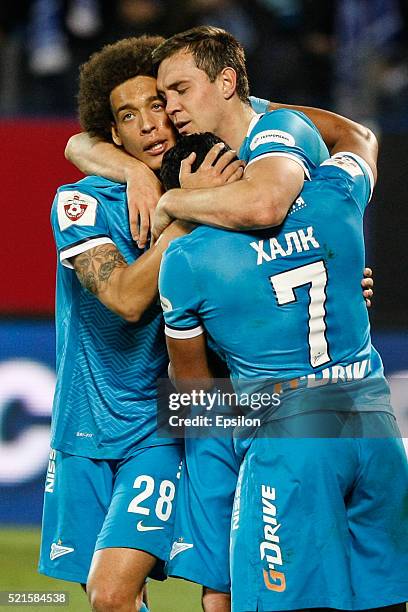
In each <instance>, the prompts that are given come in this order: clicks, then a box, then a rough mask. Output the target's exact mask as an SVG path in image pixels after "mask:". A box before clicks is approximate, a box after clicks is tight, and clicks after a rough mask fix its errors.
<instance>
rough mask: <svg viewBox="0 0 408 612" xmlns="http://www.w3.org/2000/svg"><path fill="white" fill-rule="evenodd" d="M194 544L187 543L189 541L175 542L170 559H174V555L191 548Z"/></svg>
mask: <svg viewBox="0 0 408 612" xmlns="http://www.w3.org/2000/svg"><path fill="white" fill-rule="evenodd" d="M193 546H194V544H187V542H174V543H173V546H172V547H171V551H170V561H171V560H172V559H174V557H175V556H176V555H178V554H180V553H182V552H184V551H185V550H188V549H189V548H193Z"/></svg>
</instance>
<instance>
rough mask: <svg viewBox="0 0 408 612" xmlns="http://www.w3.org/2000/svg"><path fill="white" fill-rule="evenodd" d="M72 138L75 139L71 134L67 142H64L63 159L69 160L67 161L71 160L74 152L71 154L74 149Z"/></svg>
mask: <svg viewBox="0 0 408 612" xmlns="http://www.w3.org/2000/svg"><path fill="white" fill-rule="evenodd" d="M74 139H75V136H71V137H70V138H69V140H68V142H67V144H66V147H65V151H64V156H65V159H66V160H67V161H69V162H72V160H73V157H74V154H73V149H74V146H75V145H74Z"/></svg>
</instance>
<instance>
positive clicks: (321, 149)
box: [239, 108, 329, 178]
mask: <svg viewBox="0 0 408 612" xmlns="http://www.w3.org/2000/svg"><path fill="white" fill-rule="evenodd" d="M273 156H275V157H276V156H277V157H281V156H284V157H289V158H291V159H293V160H294V161H296V162H297V163H299V164H300V165H301V166H302V167H303V169H304V172H305V175H306V177H307V178H310V172H311V171H312V170H314V169H315V168H316V167H317V166H318V165H319V164H321V163H322V162H323V161H324V160H325V159H327V158H328V157H329V152H328V149H327V147H326V145H325V144H324V142H323V140H322V137H321V136H320V133H319V131H318V130H317V128H316V126H315V125H314V123H312V122H311V121H310V119H309V118H308V117H306V115H304V114H303V113H301V112H299V111H294V110H289V109H286V108H282V109H278V110H275V111H270V112H266V113H264V114H260V115H256V116H255V117H254V118H253V119H252V121H251V123H250V124H249V127H248V131H247V135H246V137H245V139H244V142H243V143H242V145H241V148H240V151H239V157H240V159H243V160H244V161H245V162H246V163H247V164H250V163H252V162H254V161H255V160H256V159H260V158H261V157H262V158H263V157H273Z"/></svg>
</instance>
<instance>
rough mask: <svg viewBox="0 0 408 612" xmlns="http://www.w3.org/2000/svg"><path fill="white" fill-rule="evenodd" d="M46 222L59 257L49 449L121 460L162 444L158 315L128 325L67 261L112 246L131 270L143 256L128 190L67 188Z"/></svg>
mask: <svg viewBox="0 0 408 612" xmlns="http://www.w3.org/2000/svg"><path fill="white" fill-rule="evenodd" d="M51 221H52V227H53V231H54V235H55V241H56V245H57V250H58V264H57V299H56V330H57V374H58V378H57V387H56V392H55V398H54V406H53V420H52V440H51V445H52V447H53V448H56V449H58V450H61V451H64V452H66V453H71V454H76V455H81V456H85V457H92V458H96V459H99V458H104V459H107V458H109V459H118V458H122V457H125V456H127V455H129V453H132V452H133V451H134V450H135V449H137V448H141V447H142V446H150V445H152V444H163V443H166V440H165V439H158V438H157V436H156V434H155V430H156V427H157V421H156V381H157V378H159V377H161V376H164V375H165V374H166V372H167V362H168V359H167V353H166V348H165V344H164V339H163V338H164V334H163V318H162V314H161V309H160V307H158V306H157V305H153V306H152V307H150V308H149V309H148V310H147V311H146V312H145V314H144V316H143V317H142V319H141V320H140V321H139V322H137V323H128V322H126V321H125V320H124V319H122V318H121V317H119V316H118V315H116V314H115V313H113V312H112V311H110V310H109V309H108V308H107V307H105V306H104V305H103V304H102V303H101V302H100V301H99V300H98V299H97V298H96V297H95V296H94V295H93V294H91V293H90V292H88V291H87V290H86V289H84V288H83V287H82V285H81V283H80V282H79V280H78V278H77V276H76V274H75V271H74V270H73V269H72V265H71V263H70V261H69V259H70V258H71V257H73V256H74V255H78V254H79V253H82V252H84V251H86V250H88V249H90V248H92V247H95V246H98V245H101V244H109V243H114V244H115V245H116V246H117V248H118V249H119V251H120V252H121V254H122V255H123V257H124V258H125V260H126V262H127V263H128V264H131V263H132V262H133V261H134V260H135V259H137V258H138V257H139V256H140V255H141V254H142V253H143V251H141V250H140V249H138V248H137V247H136V246H135V244H134V243H133V241H132V239H131V237H130V231H129V221H128V211H127V200H126V186H125V185H121V184H118V183H113V182H111V181H108V180H106V179H104V178H101V177H97V176H92V177H87V178H85V179H83V180H81V181H79V182H78V183H75V184H73V185H64V186H63V187H61V188H60V189H59V190H58V192H57V195H56V197H55V200H54V203H53V207H52V213H51ZM167 442H168V441H167Z"/></svg>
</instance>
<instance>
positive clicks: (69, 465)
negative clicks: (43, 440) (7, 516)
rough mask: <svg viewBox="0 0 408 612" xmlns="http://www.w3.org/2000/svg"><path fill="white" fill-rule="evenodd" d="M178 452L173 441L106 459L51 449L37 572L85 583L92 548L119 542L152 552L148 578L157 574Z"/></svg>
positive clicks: (168, 532)
mask: <svg viewBox="0 0 408 612" xmlns="http://www.w3.org/2000/svg"><path fill="white" fill-rule="evenodd" d="M181 453H182V447H180V446H176V445H168V446H165V445H163V446H152V447H148V448H144V449H141V450H139V451H137V452H136V454H135V455H134V456H132V457H130V458H128V459H123V460H110V461H109V460H95V459H89V458H87V457H78V456H74V455H68V454H66V453H63V452H60V451H54V450H52V451H51V453H50V464H51V466H52V467H51V469H52V470H54V471H55V478H54V479H53V480H51V481H50V479H49V478H48V479H47V482H46V487H45V494H44V511H43V525H42V538H41V552H40V561H39V568H38V569H39V572H40V573H42V574H47V575H48V576H53V577H54V578H60V579H62V580H71V581H73V582H81V583H83V584H85V583H86V582H87V578H88V572H89V568H90V565H91V561H92V556H93V553H94V551H95V550H99V549H102V548H116V547H120V548H122V547H123V548H134V549H138V550H143V551H146V552H148V553H150V554H152V555H154V556H155V557H157V559H158V560H159V561H158V563H157V564H156V567H155V571H154V573H152V577H154V578H158V579H164V578H165V575H164V573H163V565H164V561H166V560H167V558H168V555H169V552H170V548H171V543H172V541H173V523H174V515H175V512H174V511H173V510H174V506H175V493H176V483H177V484H178V477H179V467H180V461H181ZM48 471H50V468H49V470H48Z"/></svg>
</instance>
